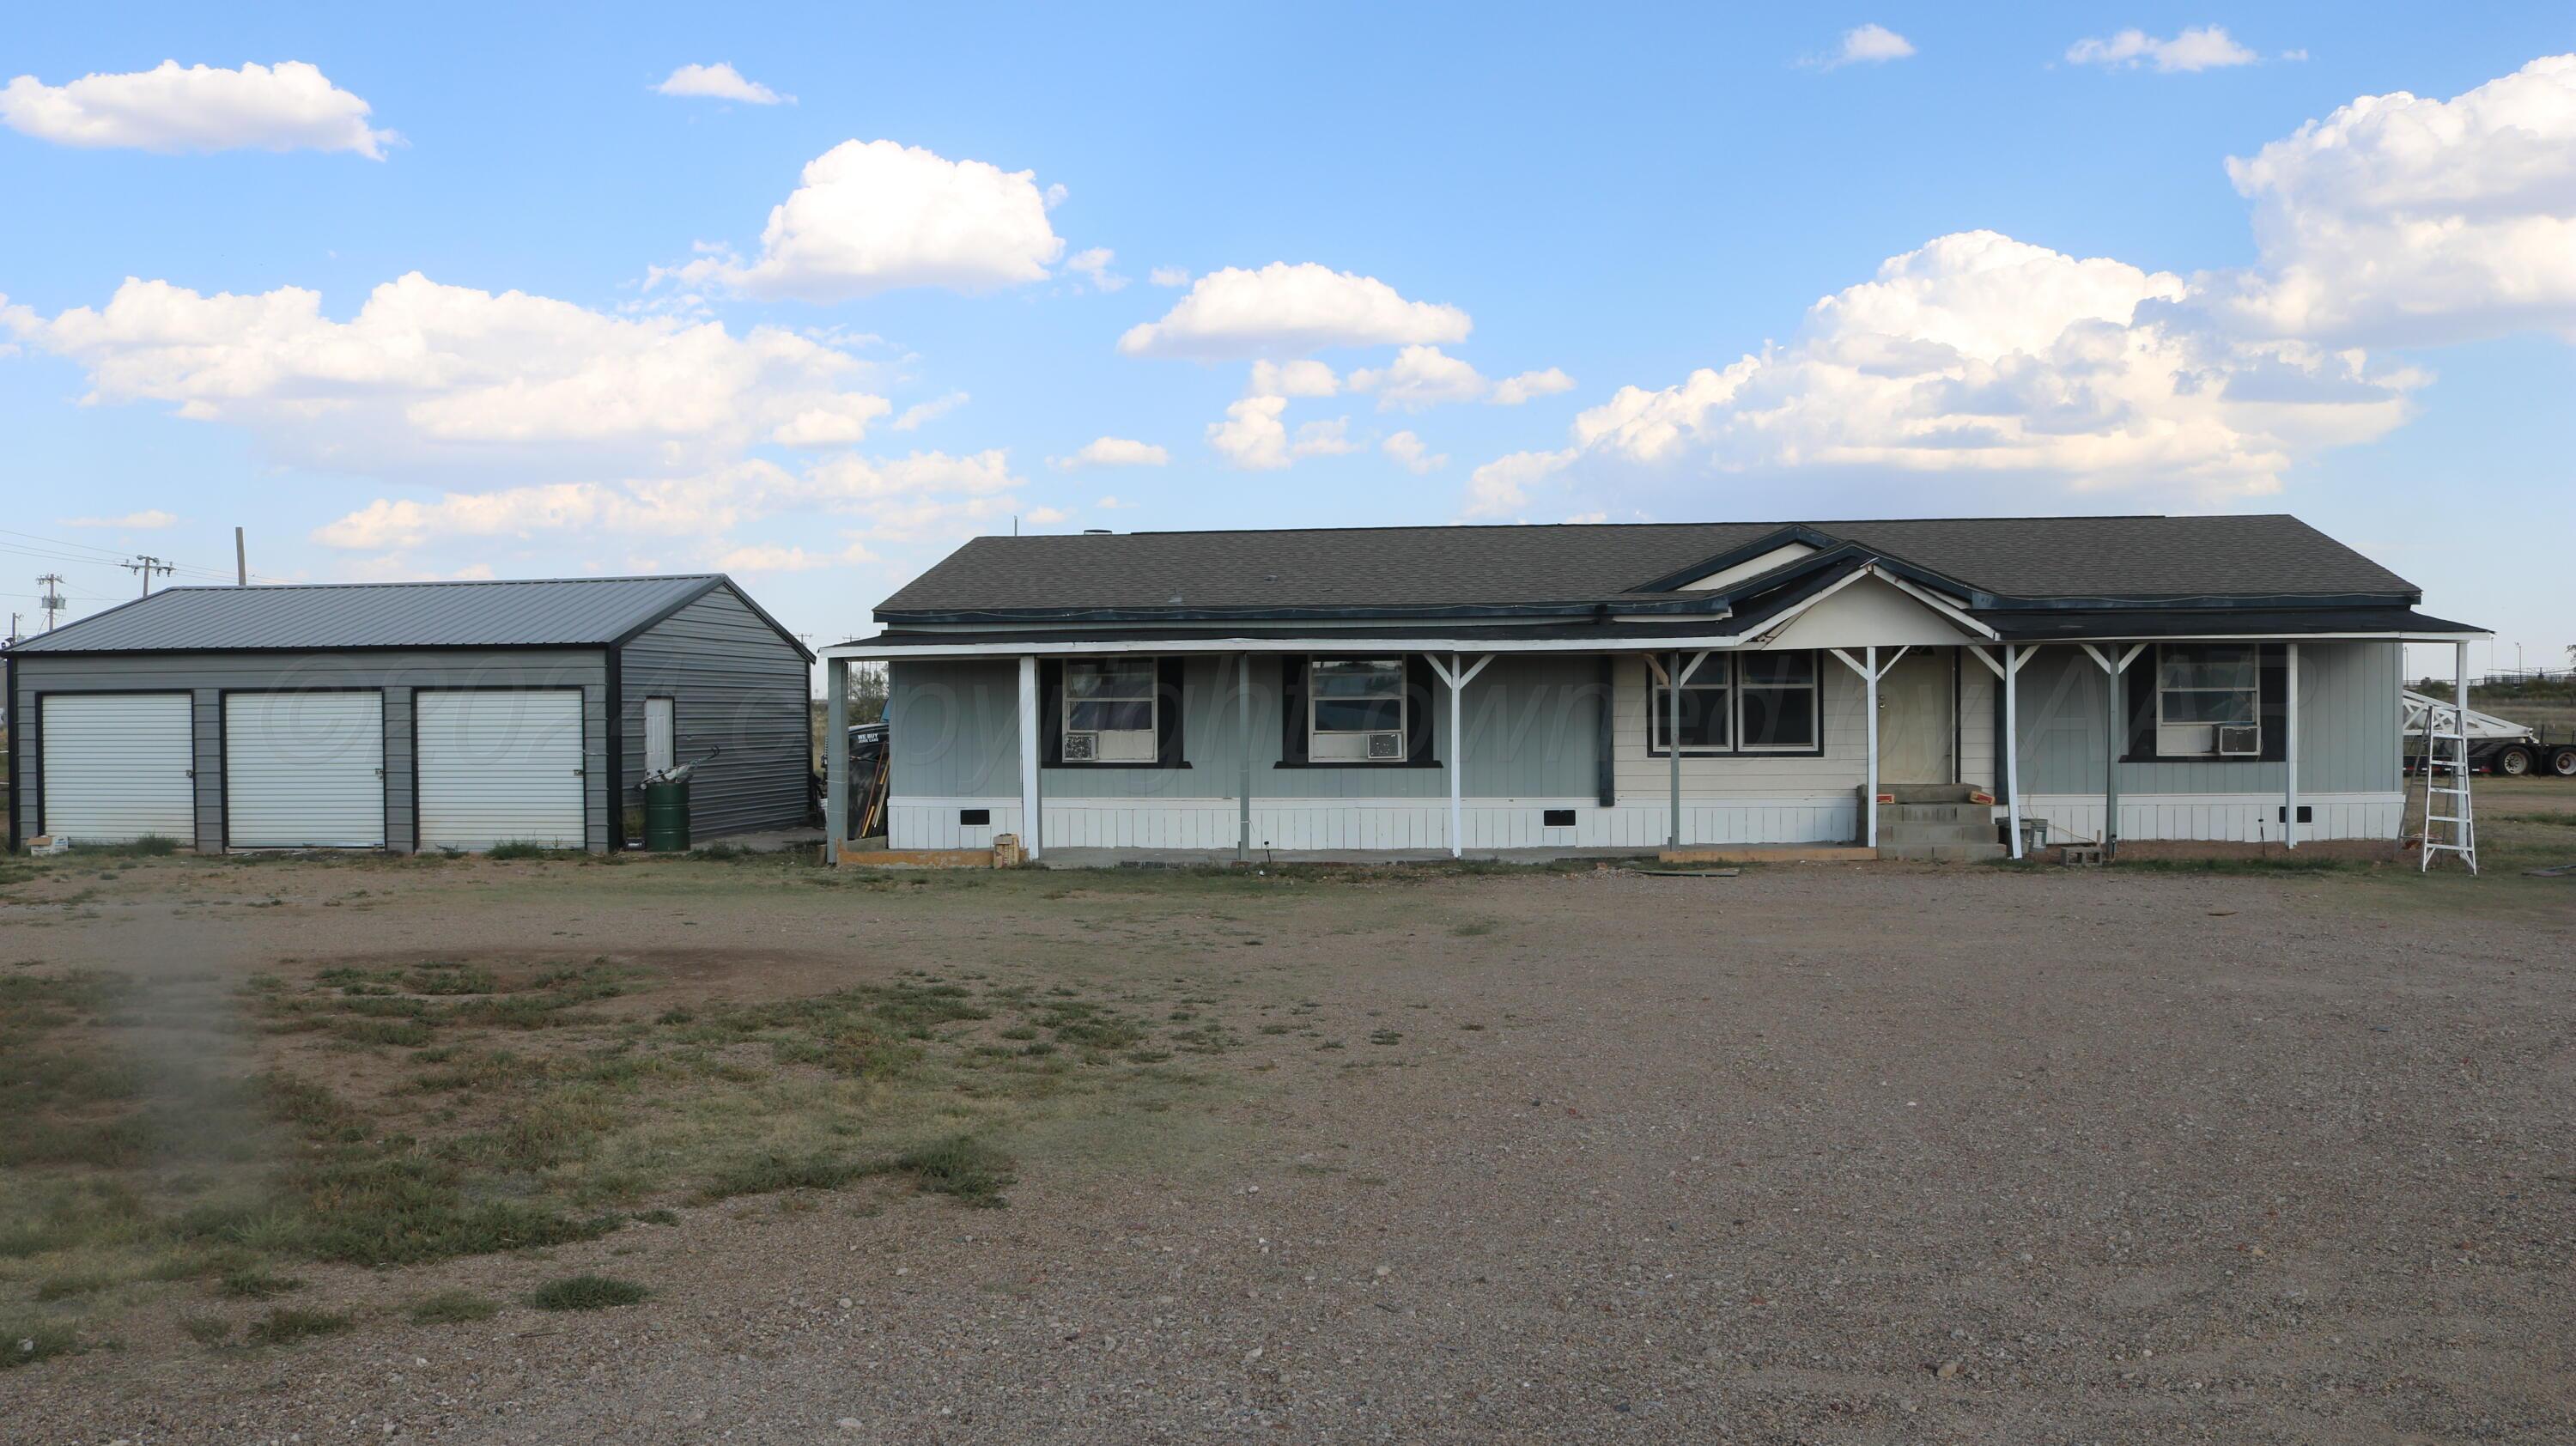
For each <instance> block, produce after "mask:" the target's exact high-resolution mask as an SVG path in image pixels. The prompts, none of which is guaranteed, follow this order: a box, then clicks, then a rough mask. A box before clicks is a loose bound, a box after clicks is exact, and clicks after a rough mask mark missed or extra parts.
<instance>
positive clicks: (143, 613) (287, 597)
mask: <svg viewBox="0 0 2576 1446" xmlns="http://www.w3.org/2000/svg"><path fill="white" fill-rule="evenodd" d="M719 587H731V588H733V592H734V594H735V596H737V597H741V598H742V600H743V602H744V603H745V604H746V605H748V606H749V607H750V608H751V609H752V611H753V612H755V613H759V614H760V616H761V618H762V619H763V620H764V621H767V622H768V623H769V624H770V626H771V627H773V628H775V627H778V623H777V620H776V619H774V618H771V617H769V615H768V614H767V613H765V612H761V610H760V607H759V605H758V604H757V603H753V602H752V601H751V599H750V597H749V596H748V595H746V594H744V593H743V591H742V589H740V588H738V587H733V583H732V580H731V579H730V578H727V577H726V576H724V575H723V574H721V573H695V574H689V575H685V576H675V577H582V578H551V579H540V580H528V581H499V582H396V583H295V584H288V585H284V586H268V585H263V586H259V587H174V588H168V589H165V590H163V591H161V592H156V593H154V594H153V595H152V596H150V597H147V598H140V599H137V600H136V601H134V602H130V603H125V604H122V605H120V606H117V607H113V608H109V609H108V610H107V611H105V612H101V613H94V614H92V615H91V616H89V617H85V618H82V619H80V620H79V621H78V622H73V623H66V624H65V625H63V626H62V627H59V628H56V629H54V630H53V631H52V632H49V633H41V634H38V635H37V636H35V637H32V638H28V639H26V640H25V641H23V642H21V643H19V644H18V646H17V647H16V648H15V649H14V650H12V651H13V652H14V653H15V654H17V655H22V656H23V655H34V654H43V653H161V652H233V651H242V652H253V651H278V650H322V649H331V648H535V647H582V646H598V645H603V644H609V643H617V642H622V641H624V640H625V639H626V638H627V636H628V635H629V634H632V633H635V632H638V631H641V630H642V629H644V628H647V627H650V626H652V625H653V624H654V623H657V622H659V621H661V620H662V619H663V618H666V617H668V616H670V615H671V614H672V613H674V612H677V611H678V610H679V609H681V608H683V607H686V606H688V605H689V604H690V603H692V602H695V601H696V600H698V599H699V598H701V597H704V596H705V595H707V594H708V593H710V592H713V591H715V590H716V589H717V588H719ZM779 631H780V635H781V636H783V637H787V638H788V639H789V641H791V642H793V641H795V639H794V637H793V635H791V634H788V633H787V632H786V630H785V629H783V628H781V629H779ZM798 646H799V647H800V648H801V647H802V644H799V645H798Z"/></svg>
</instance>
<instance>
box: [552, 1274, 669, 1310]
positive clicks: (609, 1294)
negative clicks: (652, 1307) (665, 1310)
mask: <svg viewBox="0 0 2576 1446" xmlns="http://www.w3.org/2000/svg"><path fill="white" fill-rule="evenodd" d="M652 1293H653V1292H651V1291H649V1290H647V1289H645V1288H644V1287H643V1286H640V1285H637V1284H636V1283H635V1282H633V1281H631V1280H618V1279H615V1278H613V1277H611V1276H605V1275H575V1276H569V1277H566V1278H565V1279H562V1280H556V1281H549V1282H547V1283H546V1284H544V1285H541V1286H538V1287H537V1288H536V1289H534V1290H532V1291H529V1292H528V1293H527V1295H526V1296H525V1297H524V1298H525V1299H526V1301H527V1302H528V1304H530V1305H532V1306H535V1307H536V1308H537V1309H539V1310H606V1309H608V1308H610V1307H612V1306H621V1305H634V1304H635V1303H637V1302H638V1301H641V1300H643V1299H644V1298H646V1297H647V1296H650V1295H651V1294H652Z"/></svg>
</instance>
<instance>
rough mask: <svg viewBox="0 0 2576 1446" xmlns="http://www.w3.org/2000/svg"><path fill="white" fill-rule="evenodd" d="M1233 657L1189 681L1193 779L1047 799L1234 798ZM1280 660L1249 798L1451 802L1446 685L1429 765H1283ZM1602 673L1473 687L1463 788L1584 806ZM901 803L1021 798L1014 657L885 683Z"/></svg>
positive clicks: (1256, 709)
mask: <svg viewBox="0 0 2576 1446" xmlns="http://www.w3.org/2000/svg"><path fill="white" fill-rule="evenodd" d="M1235 668H1236V662H1235V659H1234V657H1233V656H1232V655H1216V656H1192V657H1190V658H1189V659H1187V660H1186V661H1185V662H1184V664H1183V666H1182V672H1181V678H1182V683H1181V710H1182V711H1181V757H1182V759H1183V761H1185V762H1186V763H1187V764H1188V765H1189V766H1188V767H1186V768H1170V769H1165V768H1049V769H1046V770H1045V771H1044V775H1043V777H1042V779H1041V781H1040V787H1041V789H1042V791H1043V792H1044V793H1045V795H1046V796H1047V797H1049V798H1060V799H1073V798H1169V799H1230V798H1235V797H1237V796H1239V795H1238V792H1237V790H1239V789H1240V788H1241V786H1242V777H1243V775H1242V757H1243V754H1242V726H1243V725H1242V722H1241V715H1240V714H1239V713H1238V711H1237V709H1238V707H1239V704H1238V701H1237V697H1236V691H1235V678H1236V672H1235ZM1280 670H1281V663H1280V660H1279V659H1278V658H1276V657H1256V658H1254V659H1253V660H1252V698H1251V702H1252V757H1253V780H1252V789H1253V793H1254V795H1255V796H1256V797H1260V798H1446V797H1448V796H1449V774H1448V768H1447V762H1448V757H1449V751H1450V750H1449V699H1448V688H1447V687H1446V686H1445V685H1442V684H1438V683H1437V682H1436V681H1435V684H1434V687H1433V704H1432V719H1431V726H1432V729H1433V732H1432V755H1433V756H1434V757H1435V758H1438V759H1440V760H1441V766H1438V767H1432V768H1284V767H1280V766H1278V764H1279V759H1280V756H1281V748H1280V731H1281V728H1282V726H1283V725H1284V724H1285V722H1286V719H1285V718H1284V717H1283V715H1282V705H1281V702H1280ZM1598 670H1599V664H1598V661H1597V660H1596V659H1594V658H1591V657H1588V656H1578V657H1566V658H1508V657H1498V658H1496V659H1495V660H1494V661H1493V662H1492V663H1491V664H1489V665H1487V667H1486V668H1485V670H1484V671H1483V672H1482V673H1480V674H1478V675H1477V677H1476V680H1475V681H1474V682H1472V683H1470V684H1468V685H1467V713H1466V719H1465V723H1466V728H1465V733H1466V740H1465V741H1466V754H1467V767H1466V773H1465V775H1464V791H1465V793H1466V794H1467V795H1468V796H1470V797H1476V798H1567V797H1586V796H1589V795H1591V794H1592V793H1593V791H1594V789H1595V786H1596V785H1595V781H1594V780H1595V778H1596V777H1597V771H1596V769H1597V765H1596V761H1595V759H1596V755H1595V749H1596V747H1597V742H1596V739H1597V727H1598V717H1599V705H1598V698H1599V688H1598V684H1597V681H1596V680H1597V679H1598V677H1599V671H1598ZM888 690H889V691H888V698H887V716H888V717H889V718H890V719H891V720H892V723H893V728H892V732H893V741H894V792H895V793H896V794H897V795H898V796H903V797H917V798H918V797H929V798H1001V797H1009V796H1013V795H1016V794H1017V793H1018V792H1019V722H1018V720H1019V665H1018V663H1017V661H1016V660H1009V659H1005V660H1000V661H995V662H968V663H933V662H920V663H906V662H898V663H895V664H894V665H893V667H892V669H891V670H890V674H889V678H888Z"/></svg>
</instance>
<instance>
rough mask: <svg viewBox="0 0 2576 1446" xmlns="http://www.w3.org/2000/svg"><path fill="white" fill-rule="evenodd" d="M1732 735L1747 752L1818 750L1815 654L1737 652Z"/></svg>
mask: <svg viewBox="0 0 2576 1446" xmlns="http://www.w3.org/2000/svg"><path fill="white" fill-rule="evenodd" d="M1735 671H1736V688H1735V694H1736V710H1737V714H1736V716H1737V723H1736V730H1735V736H1736V737H1738V738H1740V739H1742V740H1743V742H1742V744H1741V745H1739V746H1740V747H1741V749H1742V751H1744V752H1746V753H1782V752H1793V751H1804V750H1806V749H1810V748H1813V747H1815V746H1816V711H1817V710H1816V655H1815V654H1813V653H1740V654H1738V655H1736V658H1735Z"/></svg>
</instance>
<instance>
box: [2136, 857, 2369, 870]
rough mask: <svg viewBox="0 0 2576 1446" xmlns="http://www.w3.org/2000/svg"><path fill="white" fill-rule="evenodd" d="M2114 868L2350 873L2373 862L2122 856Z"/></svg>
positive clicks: (2366, 867)
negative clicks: (2126, 857)
mask: <svg viewBox="0 0 2576 1446" xmlns="http://www.w3.org/2000/svg"><path fill="white" fill-rule="evenodd" d="M2112 867H2113V868H2119V869H2129V870H2134V871H2137V872H2140V873H2150V874H2350V873H2365V872H2367V871H2369V869H2370V867H2371V865H2369V864H2367V863H2364V862H2362V861H2360V860H2357V859H2338V858H2328V857H2325V856H2323V855H2318V854H2258V855H2255V856H2252V857H2248V858H2208V859H2138V858H2128V859H2121V860H2119V861H2118V862H2117V863H2115V864H2113V865H2112Z"/></svg>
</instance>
